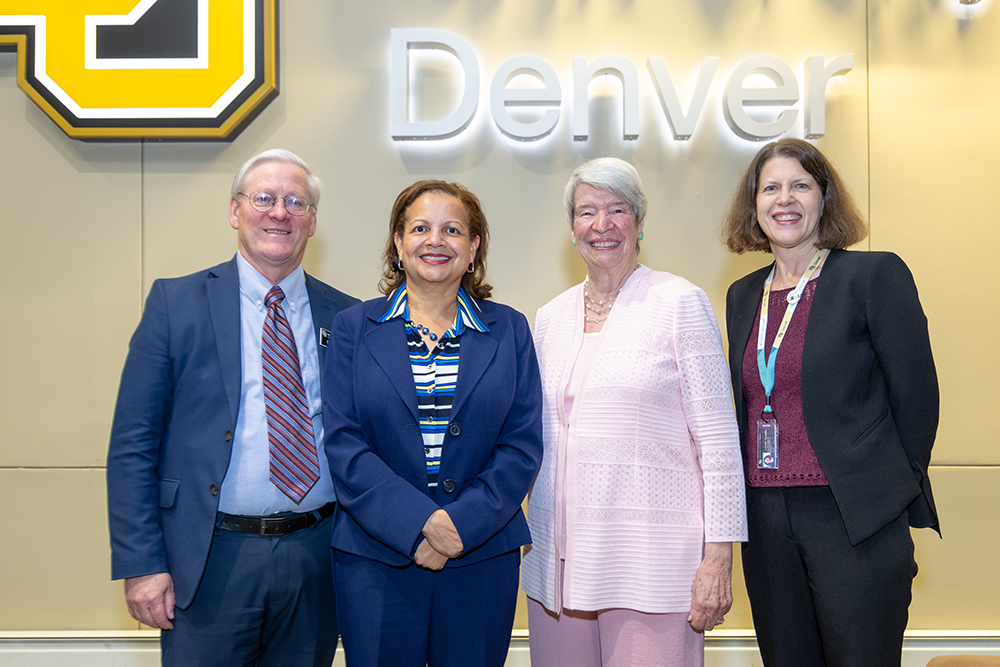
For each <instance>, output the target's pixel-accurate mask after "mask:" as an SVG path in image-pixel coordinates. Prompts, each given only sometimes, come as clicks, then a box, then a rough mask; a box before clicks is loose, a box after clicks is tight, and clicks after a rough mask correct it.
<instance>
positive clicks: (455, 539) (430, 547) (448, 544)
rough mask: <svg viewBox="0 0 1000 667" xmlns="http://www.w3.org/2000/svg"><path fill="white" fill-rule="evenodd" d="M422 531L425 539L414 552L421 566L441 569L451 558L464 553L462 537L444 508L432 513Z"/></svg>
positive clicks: (414, 556) (416, 561)
mask: <svg viewBox="0 0 1000 667" xmlns="http://www.w3.org/2000/svg"><path fill="white" fill-rule="evenodd" d="M420 533H421V534H422V535H423V536H424V540H423V541H422V542H421V543H420V544H419V545H418V546H417V550H416V552H415V553H414V554H413V561H414V562H415V563H416V564H417V565H419V566H420V567H423V568H427V569H428V570H440V569H441V568H443V567H444V566H445V563H447V562H448V559H449V558H456V557H458V556H460V555H461V554H462V551H463V549H464V546H463V545H462V537H461V536H460V535H459V534H458V530H457V529H456V528H455V524H454V523H452V520H451V517H450V516H448V513H447V512H445V511H444V510H436V511H435V512H434V513H433V514H431V515H430V516H429V517H428V518H427V522H426V523H424V527H423V529H422V530H421V531H420Z"/></svg>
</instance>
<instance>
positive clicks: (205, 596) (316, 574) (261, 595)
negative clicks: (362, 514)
mask: <svg viewBox="0 0 1000 667" xmlns="http://www.w3.org/2000/svg"><path fill="white" fill-rule="evenodd" d="M332 526H333V517H330V518H327V519H324V520H323V521H320V522H319V523H317V524H316V525H314V526H312V527H311V528H306V529H303V530H298V531H295V532H294V533H289V534H288V535H284V536H282V537H261V536H260V535H255V534H252V533H234V532H228V531H224V530H220V529H218V528H217V529H216V531H215V535H214V536H213V538H212V549H211V551H210V552H209V555H208V565H207V566H206V568H205V576H204V578H203V579H202V582H201V586H199V588H198V593H197V595H196V596H195V598H194V601H193V602H192V603H191V605H190V606H189V607H188V608H187V609H176V610H175V611H174V621H173V623H174V629H173V630H164V631H163V633H162V634H161V636H160V647H161V649H162V650H163V664H164V665H166V666H168V667H197V666H199V665H205V666H206V667H207V666H210V665H211V666H213V667H214V666H216V665H232V666H234V667H235V666H236V665H246V666H248V667H249V666H253V665H256V666H258V667H270V666H273V667H330V664H331V663H332V662H333V658H334V654H335V653H336V651H337V614H336V603H335V599H334V591H333V573H332V551H331V549H330V531H331V530H332Z"/></svg>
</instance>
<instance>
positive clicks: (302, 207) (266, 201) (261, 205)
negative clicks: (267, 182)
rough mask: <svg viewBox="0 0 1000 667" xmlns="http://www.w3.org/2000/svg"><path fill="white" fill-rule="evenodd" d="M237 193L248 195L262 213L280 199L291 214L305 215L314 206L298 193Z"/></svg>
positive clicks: (252, 204) (249, 200) (248, 199)
mask: <svg viewBox="0 0 1000 667" xmlns="http://www.w3.org/2000/svg"><path fill="white" fill-rule="evenodd" d="M237 194H238V195H239V196H241V197H246V198H247V202H248V203H249V204H250V205H251V206H253V207H254V209H256V210H258V211H260V212H261V213H266V212H267V211H270V210H271V209H272V208H274V205H275V204H277V203H278V200H279V199H280V200H281V201H283V202H284V203H285V210H286V211H288V213H289V215H305V214H306V213H308V212H309V209H310V208H312V203H311V202H310V201H309V200H308V199H305V198H304V197H299V196H297V195H289V196H287V197H275V196H274V195H272V194H271V193H270V192H251V193H250V194H248V195H246V194H243V193H242V192H238V193H237Z"/></svg>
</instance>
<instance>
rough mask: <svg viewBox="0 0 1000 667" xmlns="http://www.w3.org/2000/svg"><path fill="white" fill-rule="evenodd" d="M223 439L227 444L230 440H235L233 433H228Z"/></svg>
mask: <svg viewBox="0 0 1000 667" xmlns="http://www.w3.org/2000/svg"><path fill="white" fill-rule="evenodd" d="M222 437H223V438H225V439H226V442H229V441H230V440H232V439H233V432H232V431H226V434H225V435H224V436H222Z"/></svg>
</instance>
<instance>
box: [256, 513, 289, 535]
mask: <svg viewBox="0 0 1000 667" xmlns="http://www.w3.org/2000/svg"><path fill="white" fill-rule="evenodd" d="M282 521H284V519H283V518H281V519H268V518H265V517H261V518H260V536H261V537H267V524H269V523H272V524H274V523H280V522H282Z"/></svg>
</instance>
